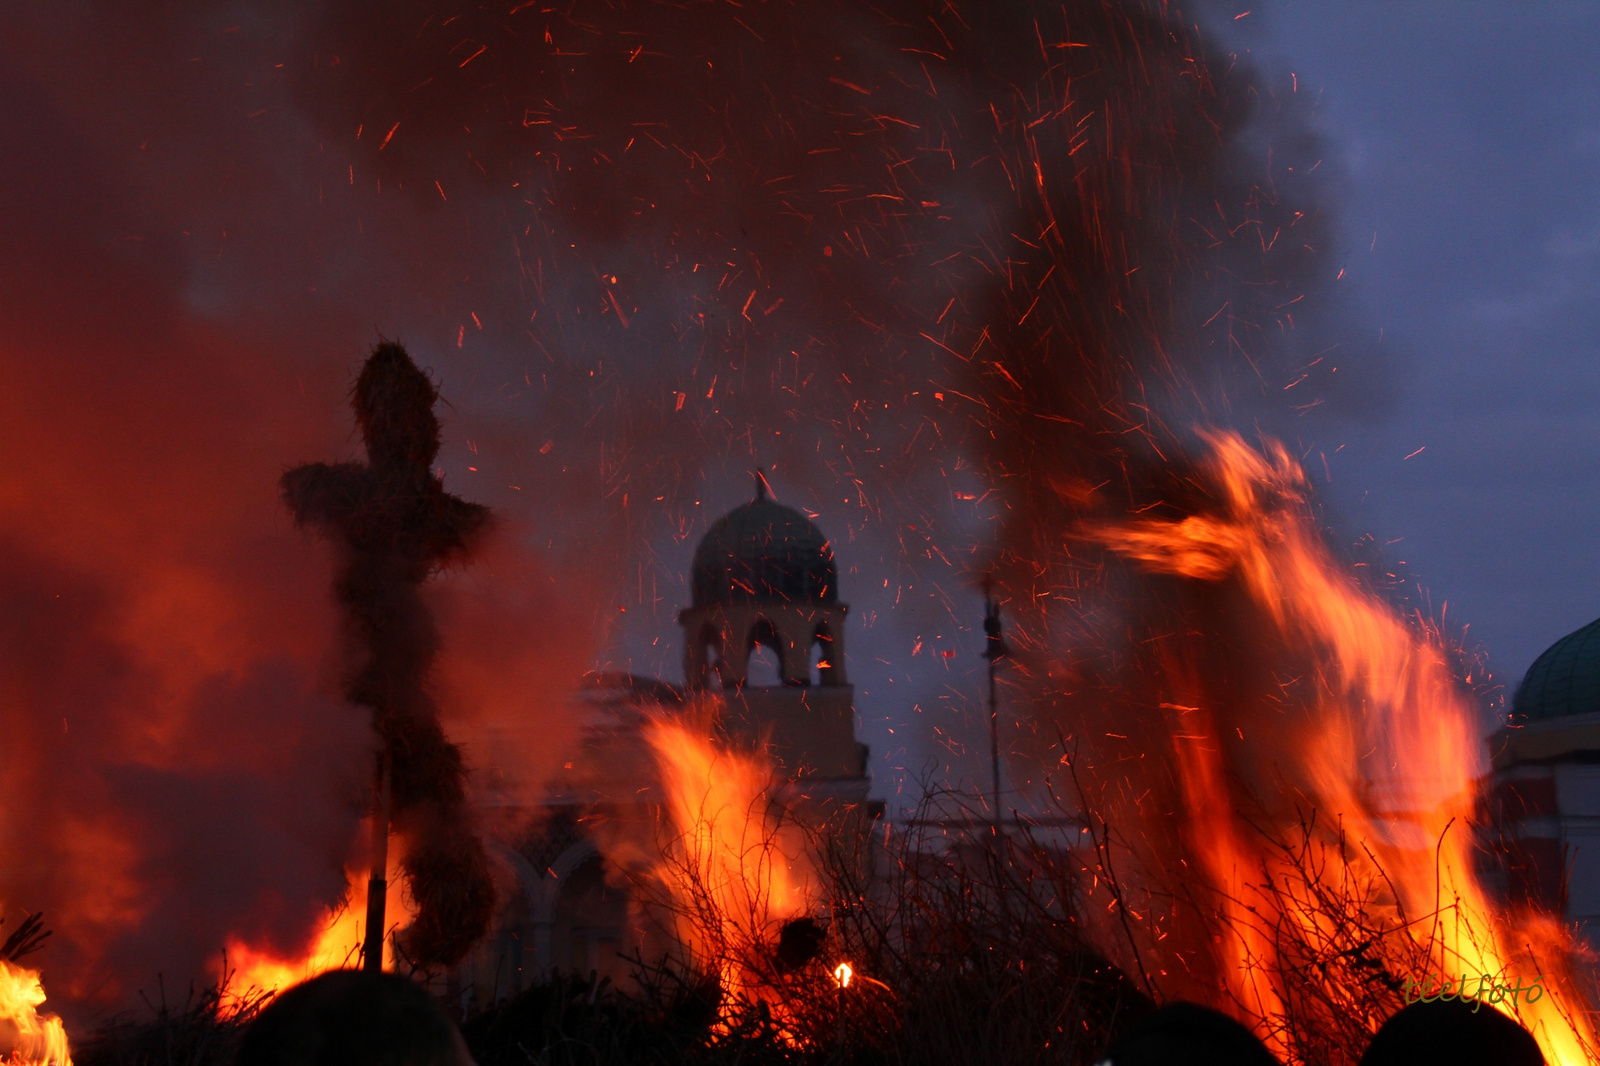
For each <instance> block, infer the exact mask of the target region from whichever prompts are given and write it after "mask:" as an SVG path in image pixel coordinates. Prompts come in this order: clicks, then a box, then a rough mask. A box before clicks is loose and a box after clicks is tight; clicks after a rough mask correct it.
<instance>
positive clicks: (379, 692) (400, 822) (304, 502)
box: [283, 344, 494, 967]
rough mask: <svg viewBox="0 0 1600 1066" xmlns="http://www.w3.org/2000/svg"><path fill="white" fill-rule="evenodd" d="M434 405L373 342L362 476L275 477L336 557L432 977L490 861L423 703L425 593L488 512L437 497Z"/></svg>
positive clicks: (471, 920)
mask: <svg viewBox="0 0 1600 1066" xmlns="http://www.w3.org/2000/svg"><path fill="white" fill-rule="evenodd" d="M438 398H439V390H438V389H437V388H436V387H435V386H434V384H433V382H432V381H430V380H429V379H428V376H427V375H426V374H424V373H423V372H422V371H420V370H418V369H417V365H416V364H415V363H413V362H412V361H411V357H410V356H409V355H407V354H406V350H405V349H404V348H402V347H401V346H400V345H398V344H380V345H379V346H378V347H377V349H376V350H375V351H374V352H373V353H372V356H371V358H369V359H368V360H367V362H366V365H365V366H363V367H362V369H361V376H360V378H358V379H357V381H356V387H355V392H354V394H353V395H352V396H351V399H350V406H351V407H352V408H354V410H355V413H356V422H357V423H358V424H359V425H360V427H361V436H362V439H363V440H364V441H365V443H366V446H367V463H366V465H365V466H360V465H357V464H355V463H338V464H335V465H329V464H327V463H314V464H311V465H308V466H301V467H296V468H295V469H293V470H291V471H289V472H288V473H287V474H285V475H284V476H283V496H284V500H285V501H286V502H287V503H288V504H289V507H290V509H291V510H293V511H294V514H295V519H296V520H297V521H298V522H300V523H302V524H305V525H310V526H315V527H317V528H319V529H321V530H323V531H325V532H326V533H327V534H328V535H329V537H330V539H332V540H333V541H334V543H335V545H336V546H337V550H338V552H339V555H340V560H339V569H338V573H337V574H336V575H335V577H334V591H335V595H336V597H337V598H338V601H339V605H340V606H341V607H342V608H343V609H344V612H345V621H346V624H347V628H348V631H349V637H348V639H349V642H350V645H351V647H350V652H351V656H352V659H353V660H354V662H353V664H352V666H351V667H350V669H349V673H348V675H347V676H346V678H345V695H346V696H347V697H348V698H349V699H350V701H351V702H352V703H354V704H356V705H358V706H362V707H366V708H368V709H369V710H370V711H371V712H372V727H373V730H374V731H375V732H376V733H377V734H378V738H379V742H380V748H381V756H380V758H381V759H382V760H383V766H382V769H381V770H380V771H379V775H380V778H387V782H388V783H387V785H383V784H380V788H383V787H388V788H389V789H391V791H392V795H393V810H392V817H393V820H394V824H395V826H396V828H398V829H399V830H400V832H401V834H402V835H403V836H404V837H405V843H406V851H405V858H404V868H405V872H406V880H407V882H408V885H409V888H410V891H411V894H412V897H413V898H414V899H415V900H416V904H417V915H416V918H415V919H414V920H413V921H412V923H411V925H410V926H409V927H408V928H407V931H406V943H407V948H408V949H409V954H410V956H411V958H412V960H413V961H414V962H416V963H417V964H419V965H422V966H430V967H431V966H438V965H448V964H450V963H454V962H457V961H459V960H460V959H461V957H462V956H464V955H465V954H466V953H467V951H468V950H469V949H470V948H471V947H472V945H473V944H474V943H475V942H476V941H477V940H478V938H479V937H481V936H483V934H484V932H485V931H486V930H487V929H488V927H489V919H490V917H491V916H492V914H493V910H494V885H493V883H492V882H491V880H490V878H489V860H488V858H487V857H486V856H485V855H484V850H483V842H482V841H481V840H479V839H478V836H477V834H476V832H474V830H473V828H472V825H471V820H470V818H469V817H468V814H467V810H466V770H465V768H464V767H463V765H462V761H461V749H460V748H459V747H458V746H456V745H455V744H452V743H451V742H450V741H449V740H447V739H446V738H445V735H444V731H443V729H441V728H440V725H439V712H438V707H437V706H436V705H435V704H434V701H433V698H432V696H431V695H430V693H429V683H430V681H431V680H432V679H431V677H430V675H431V673H432V670H433V662H434V658H435V656H436V655H437V654H438V650H439V634H438V631H437V630H436V629H435V628H434V622H433V614H432V612H431V611H430V610H429V609H428V607H427V605H426V604H425V603H423V601H422V595H421V588H422V583H423V582H424V581H426V580H427V579H428V577H429V576H430V575H431V574H432V573H433V572H434V571H435V570H437V569H438V568H440V567H442V566H445V565H447V564H450V563H459V562H463V561H465V560H466V559H467V558H468V557H469V556H470V554H471V553H472V551H473V549H474V548H475V547H476V546H477V544H478V542H479V541H480V540H481V539H482V537H483V534H484V532H485V529H486V527H487V526H488V524H489V509H488V508H486V507H483V506H481V505H479V504H475V503H467V502H466V501H464V500H461V499H459V498H457V497H455V496H452V495H450V494H449V493H447V492H445V491H444V486H443V485H441V484H440V483H439V480H438V478H437V476H436V475H435V474H434V472H433V461H434V459H435V458H436V457H437V456H438V454H439V420H438V419H437V418H435V417H434V414H433V405H434V403H435V402H436V401H437V400H438ZM385 813H386V814H388V813H389V812H385ZM385 829H387V827H385Z"/></svg>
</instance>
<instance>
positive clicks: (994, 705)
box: [983, 578, 1006, 836]
mask: <svg viewBox="0 0 1600 1066" xmlns="http://www.w3.org/2000/svg"><path fill="white" fill-rule="evenodd" d="M983 632H984V636H985V637H986V638H987V639H986V641H985V644H986V646H985V648H984V649H983V657H984V658H985V659H988V660H989V784H990V791H991V796H992V802H993V805H994V831H995V835H996V836H999V835H1000V825H1001V819H1000V701H999V699H998V697H997V693H996V691H995V666H996V664H997V663H999V661H1000V660H1001V659H1003V658H1005V656H1006V642H1005V638H1004V637H1002V636H1001V634H1000V602H999V601H998V600H996V599H995V598H994V579H993V578H990V579H988V580H986V581H984V583H983Z"/></svg>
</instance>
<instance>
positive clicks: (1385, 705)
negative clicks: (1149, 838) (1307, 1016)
mask: <svg viewBox="0 0 1600 1066" xmlns="http://www.w3.org/2000/svg"><path fill="white" fill-rule="evenodd" d="M1205 437H1206V441H1207V443H1208V444H1209V445H1210V447H1211V449H1212V454H1211V457H1210V461H1209V469H1210V474H1211V477H1212V479H1213V481H1214V483H1215V484H1214V490H1215V494H1216V496H1217V498H1218V500H1219V503H1220V506H1219V507H1218V508H1217V509H1216V511H1215V512H1214V513H1212V514H1210V515H1199V514H1196V515H1191V516H1189V517H1185V518H1182V519H1181V520H1174V521H1164V520H1153V519H1146V520H1140V521H1137V522H1132V523H1129V524H1126V525H1120V526H1115V527H1111V528H1103V529H1100V530H1098V531H1097V532H1096V533H1095V536H1096V537H1097V539H1100V540H1101V541H1103V542H1104V543H1105V544H1107V545H1108V546H1110V547H1111V548H1112V549H1113V550H1115V551H1116V552H1118V553H1119V554H1122V555H1124V556H1126V557H1128V558H1131V559H1134V560H1136V561H1137V562H1138V563H1139V564H1140V565H1141V566H1142V567H1143V568H1144V569H1146V570H1148V571H1151V572H1155V573H1163V574H1170V575H1176V576H1180V577H1185V578H1190V579H1194V580H1195V581H1199V582H1208V583H1215V582H1221V581H1224V580H1231V581H1233V582H1236V583H1237V585H1238V586H1239V587H1241V588H1242V590H1243V592H1244V593H1245V594H1246V596H1247V597H1248V599H1249V601H1250V602H1251V603H1252V604H1253V605H1254V609H1255V610H1256V611H1257V612H1258V613H1259V614H1260V615H1261V616H1262V617H1264V618H1265V619H1266V620H1267V628H1268V630H1269V631H1270V632H1271V635H1270V636H1269V637H1268V638H1267V639H1268V640H1270V641H1273V642H1275V643H1277V644H1278V645H1280V646H1281V648H1282V649H1283V650H1284V653H1285V657H1286V658H1288V659H1292V660H1293V661H1294V662H1296V663H1297V664H1299V665H1301V666H1304V665H1305V664H1310V668H1309V671H1308V673H1309V674H1310V675H1311V676H1309V677H1303V678H1301V679H1299V681H1298V682H1297V684H1296V686H1295V691H1296V692H1297V693H1298V694H1299V695H1298V696H1297V699H1298V700H1299V701H1300V706H1298V707H1289V708H1287V709H1288V710H1289V711H1290V715H1289V716H1287V717H1288V718H1292V721H1290V722H1289V724H1287V725H1286V724H1284V723H1283V722H1282V721H1273V722H1269V721H1264V720H1256V721H1248V722H1247V721H1244V720H1243V718H1241V717H1240V716H1239V715H1238V713H1237V710H1236V709H1230V708H1228V707H1227V706H1224V705H1223V701H1222V700H1219V699H1216V698H1215V697H1214V696H1213V697H1209V698H1208V696H1207V689H1206V687H1205V685H1204V684H1202V683H1201V682H1200V681H1199V680H1198V675H1199V672H1200V671H1199V670H1198V669H1197V667H1196V664H1195V663H1194V662H1192V661H1183V660H1184V656H1182V655H1177V656H1167V657H1166V660H1165V661H1164V662H1163V664H1162V665H1163V667H1164V670H1165V673H1166V676H1165V678H1164V680H1163V681H1161V682H1160V684H1162V685H1163V686H1165V691H1166V693H1168V695H1166V697H1165V702H1163V703H1162V707H1163V708H1164V710H1165V712H1166V713H1168V714H1169V715H1170V716H1171V717H1172V722H1171V724H1172V725H1173V726H1175V727H1176V728H1172V729H1170V730H1169V733H1170V735H1171V736H1172V737H1173V738H1174V739H1173V740H1172V743H1173V745H1174V753H1175V762H1176V766H1177V773H1178V778H1179V784H1178V789H1179V791H1180V793H1181V800H1182V805H1181V812H1180V817H1181V818H1182V819H1184V820H1186V822H1187V830H1186V831H1180V832H1179V833H1177V834H1176V835H1177V836H1178V837H1179V838H1181V839H1182V840H1183V841H1184V842H1185V844H1186V850H1187V851H1188V853H1189V856H1190V858H1189V860H1188V862H1186V863H1184V865H1185V866H1186V867H1187V868H1188V869H1189V871H1190V874H1191V875H1193V876H1195V877H1196V878H1197V879H1198V880H1199V881H1200V882H1202V885H1203V889H1204V890H1208V892H1204V893H1203V894H1208V895H1209V896H1210V897H1211V898H1212V900H1213V901H1214V902H1215V904H1216V908H1217V910H1219V911H1220V914H1221V919H1222V924H1223V927H1224V933H1223V941H1224V943H1222V944H1221V945H1219V946H1217V947H1216V948H1214V949H1213V952H1214V954H1215V956H1216V959H1215V965H1216V966H1217V968H1218V969H1219V970H1220V971H1221V976H1222V978H1223V980H1224V981H1225V982H1226V984H1227V988H1226V990H1225V993H1224V998H1225V999H1226V1000H1227V1001H1229V1002H1231V1004H1232V1005H1233V1007H1234V1008H1235V1009H1237V1010H1239V1011H1241V1012H1242V1013H1244V1014H1246V1015H1253V1016H1254V1017H1253V1019H1252V1020H1254V1021H1255V1022H1256V1023H1257V1025H1258V1027H1259V1028H1260V1029H1261V1030H1262V1031H1264V1032H1266V1033H1268V1034H1270V1035H1271V1036H1272V1037H1273V1038H1274V1041H1275V1043H1276V1045H1277V1046H1276V1050H1277V1051H1278V1053H1279V1054H1280V1055H1282V1056H1284V1057H1286V1058H1293V1057H1296V1056H1295V1054H1294V1051H1295V1046H1294V1040H1293V1039H1292V1038H1291V1036H1290V1035H1289V1034H1290V1031H1291V1029H1292V1028H1293V1027H1294V1024H1295V1023H1294V1020H1293V1018H1292V1015H1293V1013H1294V1012H1293V1011H1292V1010H1291V1009H1290V1008H1289V1007H1287V1006H1286V1004H1290V1003H1293V1004H1295V1007H1296V1009H1298V1010H1300V1011H1304V1010H1305V1009H1306V1004H1307V1002H1308V1000H1317V1001H1320V1002H1321V1003H1322V1004H1323V1007H1322V1009H1324V1010H1327V1011H1337V1010H1339V1009H1340V1005H1341V1003H1342V1002H1344V1003H1345V1005H1346V1006H1349V1007H1352V1008H1357V1009H1359V1008H1358V1005H1357V1004H1356V1003H1355V1002H1354V1000H1355V998H1356V997H1355V996H1354V995H1353V993H1352V992H1351V991H1350V990H1349V989H1348V988H1343V987H1337V986H1339V984H1340V980H1339V979H1338V978H1336V977H1335V976H1332V971H1330V969H1328V966H1329V965H1330V963H1332V962H1337V963H1338V965H1340V966H1342V967H1343V972H1344V974H1345V975H1347V976H1348V975H1354V976H1355V978H1356V981H1357V983H1365V984H1367V985H1369V986H1370V985H1372V984H1374V983H1376V982H1389V983H1391V985H1392V983H1393V982H1394V981H1396V980H1398V979H1401V978H1416V979H1422V978H1424V977H1425V976H1428V977H1431V987H1432V988H1434V989H1435V990H1436V989H1437V988H1438V981H1439V979H1440V978H1441V977H1442V976H1444V975H1450V976H1451V978H1452V980H1455V981H1459V980H1460V978H1459V975H1461V974H1463V973H1465V974H1467V975H1469V980H1468V992H1469V996H1470V995H1471V994H1472V993H1473V992H1475V991H1476V989H1477V985H1478V983H1479V982H1480V980H1481V975H1488V977H1489V978H1490V979H1492V980H1493V981H1495V982H1504V984H1505V985H1511V984H1512V983H1513V982H1516V981H1519V980H1520V981H1521V982H1522V983H1523V984H1524V985H1527V984H1530V983H1531V982H1532V981H1533V979H1534V978H1535V977H1539V978H1541V979H1542V980H1541V984H1542V987H1543V989H1544V990H1545V991H1544V992H1543V993H1542V994H1540V995H1538V996H1535V997H1533V1001H1532V1002H1529V1001H1528V997H1527V996H1522V997H1518V1002H1516V1003H1515V1004H1513V1003H1512V1002H1511V997H1509V996H1508V997H1506V998H1504V999H1503V1000H1501V1001H1500V1002H1499V1003H1498V1004H1497V1005H1498V1006H1500V1008H1501V1009H1503V1010H1507V1011H1508V1012H1512V1013H1515V1014H1516V1015H1517V1016H1518V1017H1519V1018H1520V1019H1521V1020H1522V1021H1523V1023H1524V1024H1526V1025H1527V1026H1528V1027H1529V1028H1530V1029H1532V1030H1533V1032H1534V1034H1535V1036H1536V1037H1537V1038H1538V1040H1539V1043H1540V1045H1541V1047H1542V1048H1543V1049H1544V1053H1545V1056H1546V1058H1547V1060H1548V1061H1550V1062H1553V1063H1572V1064H1577V1063H1583V1062H1588V1061H1591V1059H1590V1056H1589V1055H1588V1054H1586V1050H1585V1049H1586V1047H1592V1046H1593V1033H1592V1031H1591V1029H1590V1026H1589V1024H1588V1022H1587V1020H1586V1019H1585V1018H1584V1017H1583V1015H1582V1013H1581V1012H1582V1010H1583V1009H1584V1007H1583V1005H1582V1000H1581V998H1580V996H1581V994H1580V993H1578V992H1577V991H1576V990H1575V988H1574V985H1573V983H1572V980H1571V974H1570V972H1569V970H1568V966H1567V962H1566V960H1567V959H1568V957H1569V949H1570V943H1569V940H1568V935H1567V933H1566V932H1565V931H1564V930H1562V929H1561V927H1560V926H1559V925H1558V924H1557V923H1556V922H1555V921H1554V920H1552V919H1549V918H1547V917H1543V916H1539V915H1533V914H1528V913H1525V912H1520V911H1513V910H1512V909H1510V908H1507V907H1505V906H1502V905H1500V904H1498V903H1496V902H1494V901H1492V900H1491V899H1490V898H1489V897H1488V896H1487V894H1486V893H1485V891H1484V889H1483V887H1482V886H1481V885H1480V883H1479V880H1478V878H1477V875H1476V872H1475V866H1474V862H1473V843H1472V836H1471V829H1470V823H1471V822H1472V820H1473V816H1474V803H1475V796H1476V789H1477V786H1478V781H1479V779H1480V777H1481V776H1482V774H1483V772H1484V769H1485V767H1484V762H1485V758H1484V744H1483V741H1482V739H1481V736H1480V730H1479V728H1478V725H1477V722H1476V718H1475V715H1474V713H1473V711H1472V708H1471V707H1470V705H1469V704H1468V702H1467V701H1466V700H1465V699H1464V698H1463V696H1462V694H1461V692H1460V689H1459V687H1458V686H1457V684H1456V682H1455V681H1454V679H1453V677H1452V675H1451V671H1450V669H1449V667H1448V665H1447V663H1446V660H1445V656H1444V654H1443V652H1442V645H1443V642H1442V640H1441V639H1440V637H1439V635H1438V633H1437V632H1436V631H1435V630H1433V629H1431V628H1428V627H1427V626H1426V625H1422V626H1419V627H1413V626H1411V625H1408V624H1406V623H1405V622H1403V621H1402V620H1401V619H1400V618H1398V617H1397V616H1396V615H1395V613H1394V612H1393V611H1392V610H1391V609H1390V608H1388V607H1387V606H1386V605H1385V604H1384V603H1383V602H1382V601H1381V600H1379V599H1378V598H1377V597H1375V596H1374V595H1373V594H1371V593H1370V592H1368V591H1366V590H1365V589H1363V588H1362V587H1361V586H1360V585H1359V584H1358V583H1357V582H1356V581H1354V580H1353V579H1352V577H1351V576H1350V575H1349V573H1348V572H1347V571H1346V570H1345V569H1344V568H1342V567H1341V566H1340V565H1339V564H1338V563H1337V562H1336V561H1335V560H1334V559H1333V557H1332V556H1331V555H1330V553H1329V552H1328V550H1327V549H1326V547H1325V546H1324V545H1323V543H1322V540H1321V538H1320V537H1319V535H1318V532H1317V529H1316V527H1315V525H1314V523H1313V521H1312V518H1311V513H1310V509H1309V506H1308V499H1307V486H1306V483H1305V479H1304V475H1303V474H1302V472H1301V470H1300V468H1299V466H1298V464H1297V463H1296V462H1295V461H1294V460H1293V459H1292V458H1291V457H1290V456H1289V455H1288V453H1287V452H1286V451H1285V450H1284V449H1283V448H1282V447H1281V446H1279V445H1277V444H1270V445H1268V446H1267V448H1266V449H1265V451H1264V452H1258V451H1256V450H1254V449H1252V448H1251V447H1249V446H1248V445H1246V444H1245V443H1244V441H1242V440H1241V439H1240V438H1239V437H1238V436H1236V435H1234V434H1232V433H1228V432H1210V433H1207V434H1206V435H1205ZM1308 694H1309V695H1308ZM1230 715H1231V716H1230ZM1263 717H1265V716H1263ZM1285 717H1286V716H1282V715H1280V716H1279V718H1285ZM1251 733H1254V734H1255V736H1250V734H1251ZM1247 736H1249V740H1247ZM1259 737H1267V738H1269V739H1268V740H1267V741H1266V742H1265V745H1266V746H1265V747H1263V742H1262V741H1260V740H1258V739H1257V738H1259ZM1252 742H1253V743H1254V746H1253V747H1250V748H1246V747H1245V745H1246V744H1250V743H1252ZM1246 751H1248V752H1249V753H1250V755H1249V758H1247V759H1246V758H1243V757H1242V756H1243V754H1244V752H1246ZM1264 766H1270V768H1271V769H1270V770H1263V769H1261V768H1262V767H1264ZM1249 767H1255V768H1256V769H1255V770H1253V771H1252V770H1251V769H1249ZM1252 773H1254V774H1255V775H1256V779H1255V780H1251V779H1250V777H1251V774H1252ZM1269 773H1270V775H1271V780H1270V781H1268V780H1265V779H1264V775H1266V774H1269ZM1262 820H1264V824H1263V821H1262ZM1308 821H1309V825H1310V826H1311V827H1315V828H1308ZM1263 830H1265V832H1263ZM1297 835H1298V838H1299V839H1300V840H1301V841H1302V842H1303V844H1304V848H1305V849H1306V850H1301V851H1298V852H1297V851H1295V850H1294V849H1293V848H1288V849H1285V848H1282V847H1279V846H1277V844H1281V843H1282V842H1285V841H1289V840H1291V839H1294V838H1295V837H1296V836H1297ZM1319 842H1320V846H1319ZM1196 866H1198V867H1199V869H1198V870H1196V869H1194V867H1196ZM1330 901H1336V902H1337V906H1332V905H1330ZM1341 910H1342V913H1340V912H1341ZM1351 929H1357V930H1360V931H1361V932H1362V933H1363V936H1364V939H1365V940H1366V941H1367V942H1366V943H1364V944H1362V943H1351V944H1348V945H1346V944H1343V943H1342V942H1341V937H1346V936H1348V935H1349V931H1350V930H1351ZM1158 952H1159V949H1158ZM1341 954H1342V956H1343V957H1342V958H1336V956H1340V955H1341ZM1319 955H1320V959H1319ZM1319 964H1320V965H1321V966H1322V969H1321V970H1320V976H1319V971H1318V970H1317V966H1318V965H1319ZM1308 967H1309V971H1308ZM1406 971H1409V972H1406ZM1421 971H1426V974H1425V973H1424V972H1421ZM1308 981H1309V982H1311V983H1312V984H1313V985H1318V984H1319V983H1320V985H1321V986H1325V987H1318V988H1316V989H1315V990H1314V994H1313V995H1312V996H1309V997H1308V996H1307V994H1306V990H1305V988H1304V987H1303V986H1304V984H1305V983H1306V982H1308ZM1457 991H1459V988H1458V989H1457ZM1390 996H1391V999H1392V998H1393V990H1392V987H1391V989H1390ZM1346 1001H1348V1002H1346ZM1368 1002H1369V1003H1370V1002H1371V1001H1370V1000H1369V1001H1368ZM1357 1017H1360V1014H1359V1013H1358V1014H1357ZM1375 1021H1381V1017H1380V1018H1376V1019H1372V1018H1368V1019H1367V1020H1366V1021H1365V1022H1364V1024H1366V1025H1367V1026H1369V1027H1370V1025H1372V1024H1374V1023H1375Z"/></svg>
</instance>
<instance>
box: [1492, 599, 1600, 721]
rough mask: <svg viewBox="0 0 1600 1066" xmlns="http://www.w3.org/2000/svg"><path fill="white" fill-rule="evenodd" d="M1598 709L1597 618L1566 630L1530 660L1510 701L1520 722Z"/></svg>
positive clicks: (1599, 641)
mask: <svg viewBox="0 0 1600 1066" xmlns="http://www.w3.org/2000/svg"><path fill="white" fill-rule="evenodd" d="M1597 711H1600V619H1596V620H1595V621H1593V622H1590V623H1589V624H1588V625H1586V626H1584V627H1583V628H1582V629H1579V630H1577V631H1575V632H1572V633H1568V634H1567V635H1566V636H1564V637H1562V638H1561V639H1560V640H1558V641H1556V642H1555V643H1554V644H1552V645H1550V647H1548V648H1546V649H1545V652H1544V654H1543V655H1541V656H1539V657H1538V658H1537V659H1535V660H1534V661H1533V665H1532V666H1530V667H1528V672H1527V674H1526V675H1524V676H1523V678H1522V684H1520V685H1518V686H1517V694H1516V695H1515V696H1514V697H1513V698H1512V701H1511V716H1512V717H1513V718H1516V719H1519V720H1523V721H1539V720H1541V719H1547V718H1567V717H1570V716H1572V715H1578V714H1594V713H1595V712H1597Z"/></svg>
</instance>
